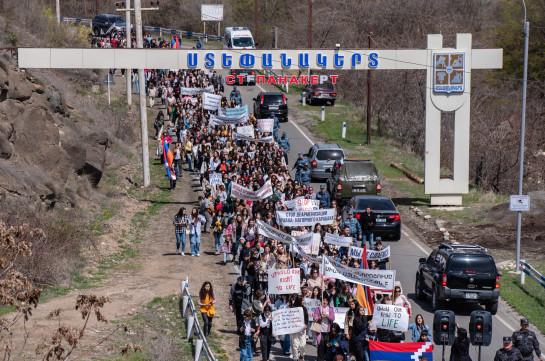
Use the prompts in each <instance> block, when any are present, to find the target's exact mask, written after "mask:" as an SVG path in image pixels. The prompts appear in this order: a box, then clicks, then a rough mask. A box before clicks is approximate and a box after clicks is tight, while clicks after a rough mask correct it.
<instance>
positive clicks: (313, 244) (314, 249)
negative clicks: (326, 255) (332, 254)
mask: <svg viewBox="0 0 545 361" xmlns="http://www.w3.org/2000/svg"><path fill="white" fill-rule="evenodd" d="M299 237H301V238H299ZM295 239H296V240H297V244H298V245H299V247H301V249H303V251H305V252H306V253H308V254H315V255H317V254H318V253H319V251H320V241H321V237H320V234H319V233H308V234H306V235H304V236H298V237H295Z"/></svg>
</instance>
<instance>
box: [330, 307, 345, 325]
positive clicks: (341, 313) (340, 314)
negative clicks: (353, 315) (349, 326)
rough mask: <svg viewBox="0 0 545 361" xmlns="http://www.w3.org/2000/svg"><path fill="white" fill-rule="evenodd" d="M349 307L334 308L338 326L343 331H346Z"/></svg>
mask: <svg viewBox="0 0 545 361" xmlns="http://www.w3.org/2000/svg"><path fill="white" fill-rule="evenodd" d="M348 310H349V308H348V307H333V311H335V321H333V322H335V323H336V324H338V325H339V326H340V327H341V328H342V329H343V330H344V319H345V317H346V313H347V312H348Z"/></svg>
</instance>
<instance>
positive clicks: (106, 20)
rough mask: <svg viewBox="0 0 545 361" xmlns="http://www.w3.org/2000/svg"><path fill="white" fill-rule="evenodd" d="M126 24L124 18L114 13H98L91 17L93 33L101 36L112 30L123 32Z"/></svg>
mask: <svg viewBox="0 0 545 361" xmlns="http://www.w3.org/2000/svg"><path fill="white" fill-rule="evenodd" d="M126 26H127V24H126V23H125V19H123V18H122V17H121V16H119V15H116V14H100V15H95V17H94V18H93V23H92V27H93V34H94V35H95V36H101V35H105V34H108V33H112V32H114V33H115V32H120V33H121V32H124V31H125V27H126Z"/></svg>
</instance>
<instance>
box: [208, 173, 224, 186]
mask: <svg viewBox="0 0 545 361" xmlns="http://www.w3.org/2000/svg"><path fill="white" fill-rule="evenodd" d="M208 181H209V182H210V185H212V186H213V185H220V184H223V182H222V174H221V173H210V175H209V176H208Z"/></svg>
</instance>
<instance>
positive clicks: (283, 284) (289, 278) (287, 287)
mask: <svg viewBox="0 0 545 361" xmlns="http://www.w3.org/2000/svg"><path fill="white" fill-rule="evenodd" d="M267 273H268V275H269V294H271V295H282V294H288V293H289V294H292V293H299V292H300V291H301V269H300V268H286V269H273V268H269V269H268V270H267Z"/></svg>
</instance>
